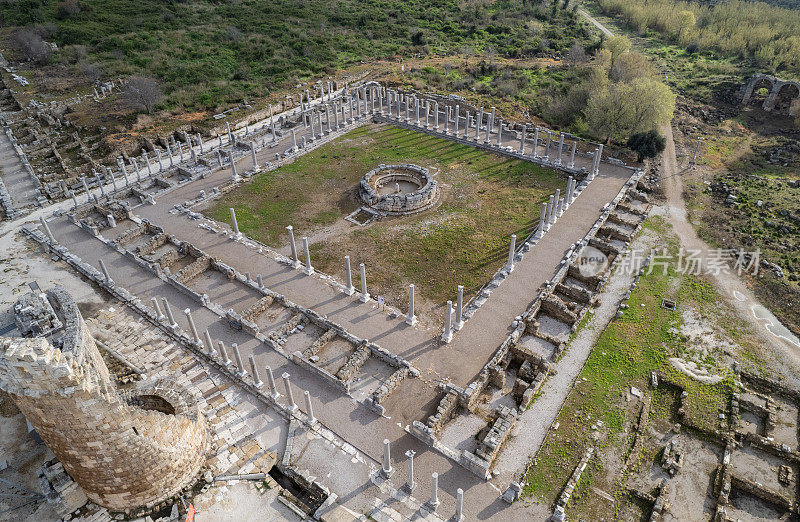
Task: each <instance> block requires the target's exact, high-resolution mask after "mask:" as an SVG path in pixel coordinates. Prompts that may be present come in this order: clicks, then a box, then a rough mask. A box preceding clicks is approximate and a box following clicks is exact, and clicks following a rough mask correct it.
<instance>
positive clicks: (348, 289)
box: [344, 256, 356, 295]
mask: <svg viewBox="0 0 800 522" xmlns="http://www.w3.org/2000/svg"><path fill="white" fill-rule="evenodd" d="M344 278H345V289H344V292H345V293H346V294H347V295H353V293H355V291H356V289H355V288H354V287H353V274H352V272H351V270H350V256H344Z"/></svg>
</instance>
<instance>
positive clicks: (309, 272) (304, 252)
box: [303, 236, 314, 275]
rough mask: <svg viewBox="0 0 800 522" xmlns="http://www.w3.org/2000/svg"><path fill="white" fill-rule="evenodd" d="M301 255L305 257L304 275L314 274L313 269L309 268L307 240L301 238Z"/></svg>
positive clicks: (309, 258)
mask: <svg viewBox="0 0 800 522" xmlns="http://www.w3.org/2000/svg"><path fill="white" fill-rule="evenodd" d="M303 254H304V255H305V256H306V267H305V268H304V269H303V272H305V274H306V275H311V274H313V273H314V267H313V266H311V254H310V253H309V252H308V238H307V237H306V236H303Z"/></svg>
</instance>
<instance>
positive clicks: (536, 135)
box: [531, 125, 540, 158]
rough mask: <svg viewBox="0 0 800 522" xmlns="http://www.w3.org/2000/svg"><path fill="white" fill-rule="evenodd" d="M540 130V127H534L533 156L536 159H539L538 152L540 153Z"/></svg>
mask: <svg viewBox="0 0 800 522" xmlns="http://www.w3.org/2000/svg"><path fill="white" fill-rule="evenodd" d="M539 130H540V127H539V126H538V125H537V126H536V127H534V129H533V152H532V153H531V155H532V156H533V157H534V158H538V157H539V152H538V151H539Z"/></svg>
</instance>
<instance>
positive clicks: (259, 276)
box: [256, 274, 264, 290]
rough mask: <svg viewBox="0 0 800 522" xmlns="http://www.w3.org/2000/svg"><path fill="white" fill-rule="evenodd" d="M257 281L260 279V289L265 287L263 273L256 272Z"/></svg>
mask: <svg viewBox="0 0 800 522" xmlns="http://www.w3.org/2000/svg"><path fill="white" fill-rule="evenodd" d="M256 281H258V288H259V290H263V289H264V281H263V279H261V274H256Z"/></svg>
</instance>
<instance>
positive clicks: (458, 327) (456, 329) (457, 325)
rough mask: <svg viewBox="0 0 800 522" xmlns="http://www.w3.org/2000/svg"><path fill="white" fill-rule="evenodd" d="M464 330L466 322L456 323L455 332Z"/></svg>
mask: <svg viewBox="0 0 800 522" xmlns="http://www.w3.org/2000/svg"><path fill="white" fill-rule="evenodd" d="M462 328H464V321H456V323H455V324H454V325H453V330H455V331H459V330H461V329H462Z"/></svg>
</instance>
